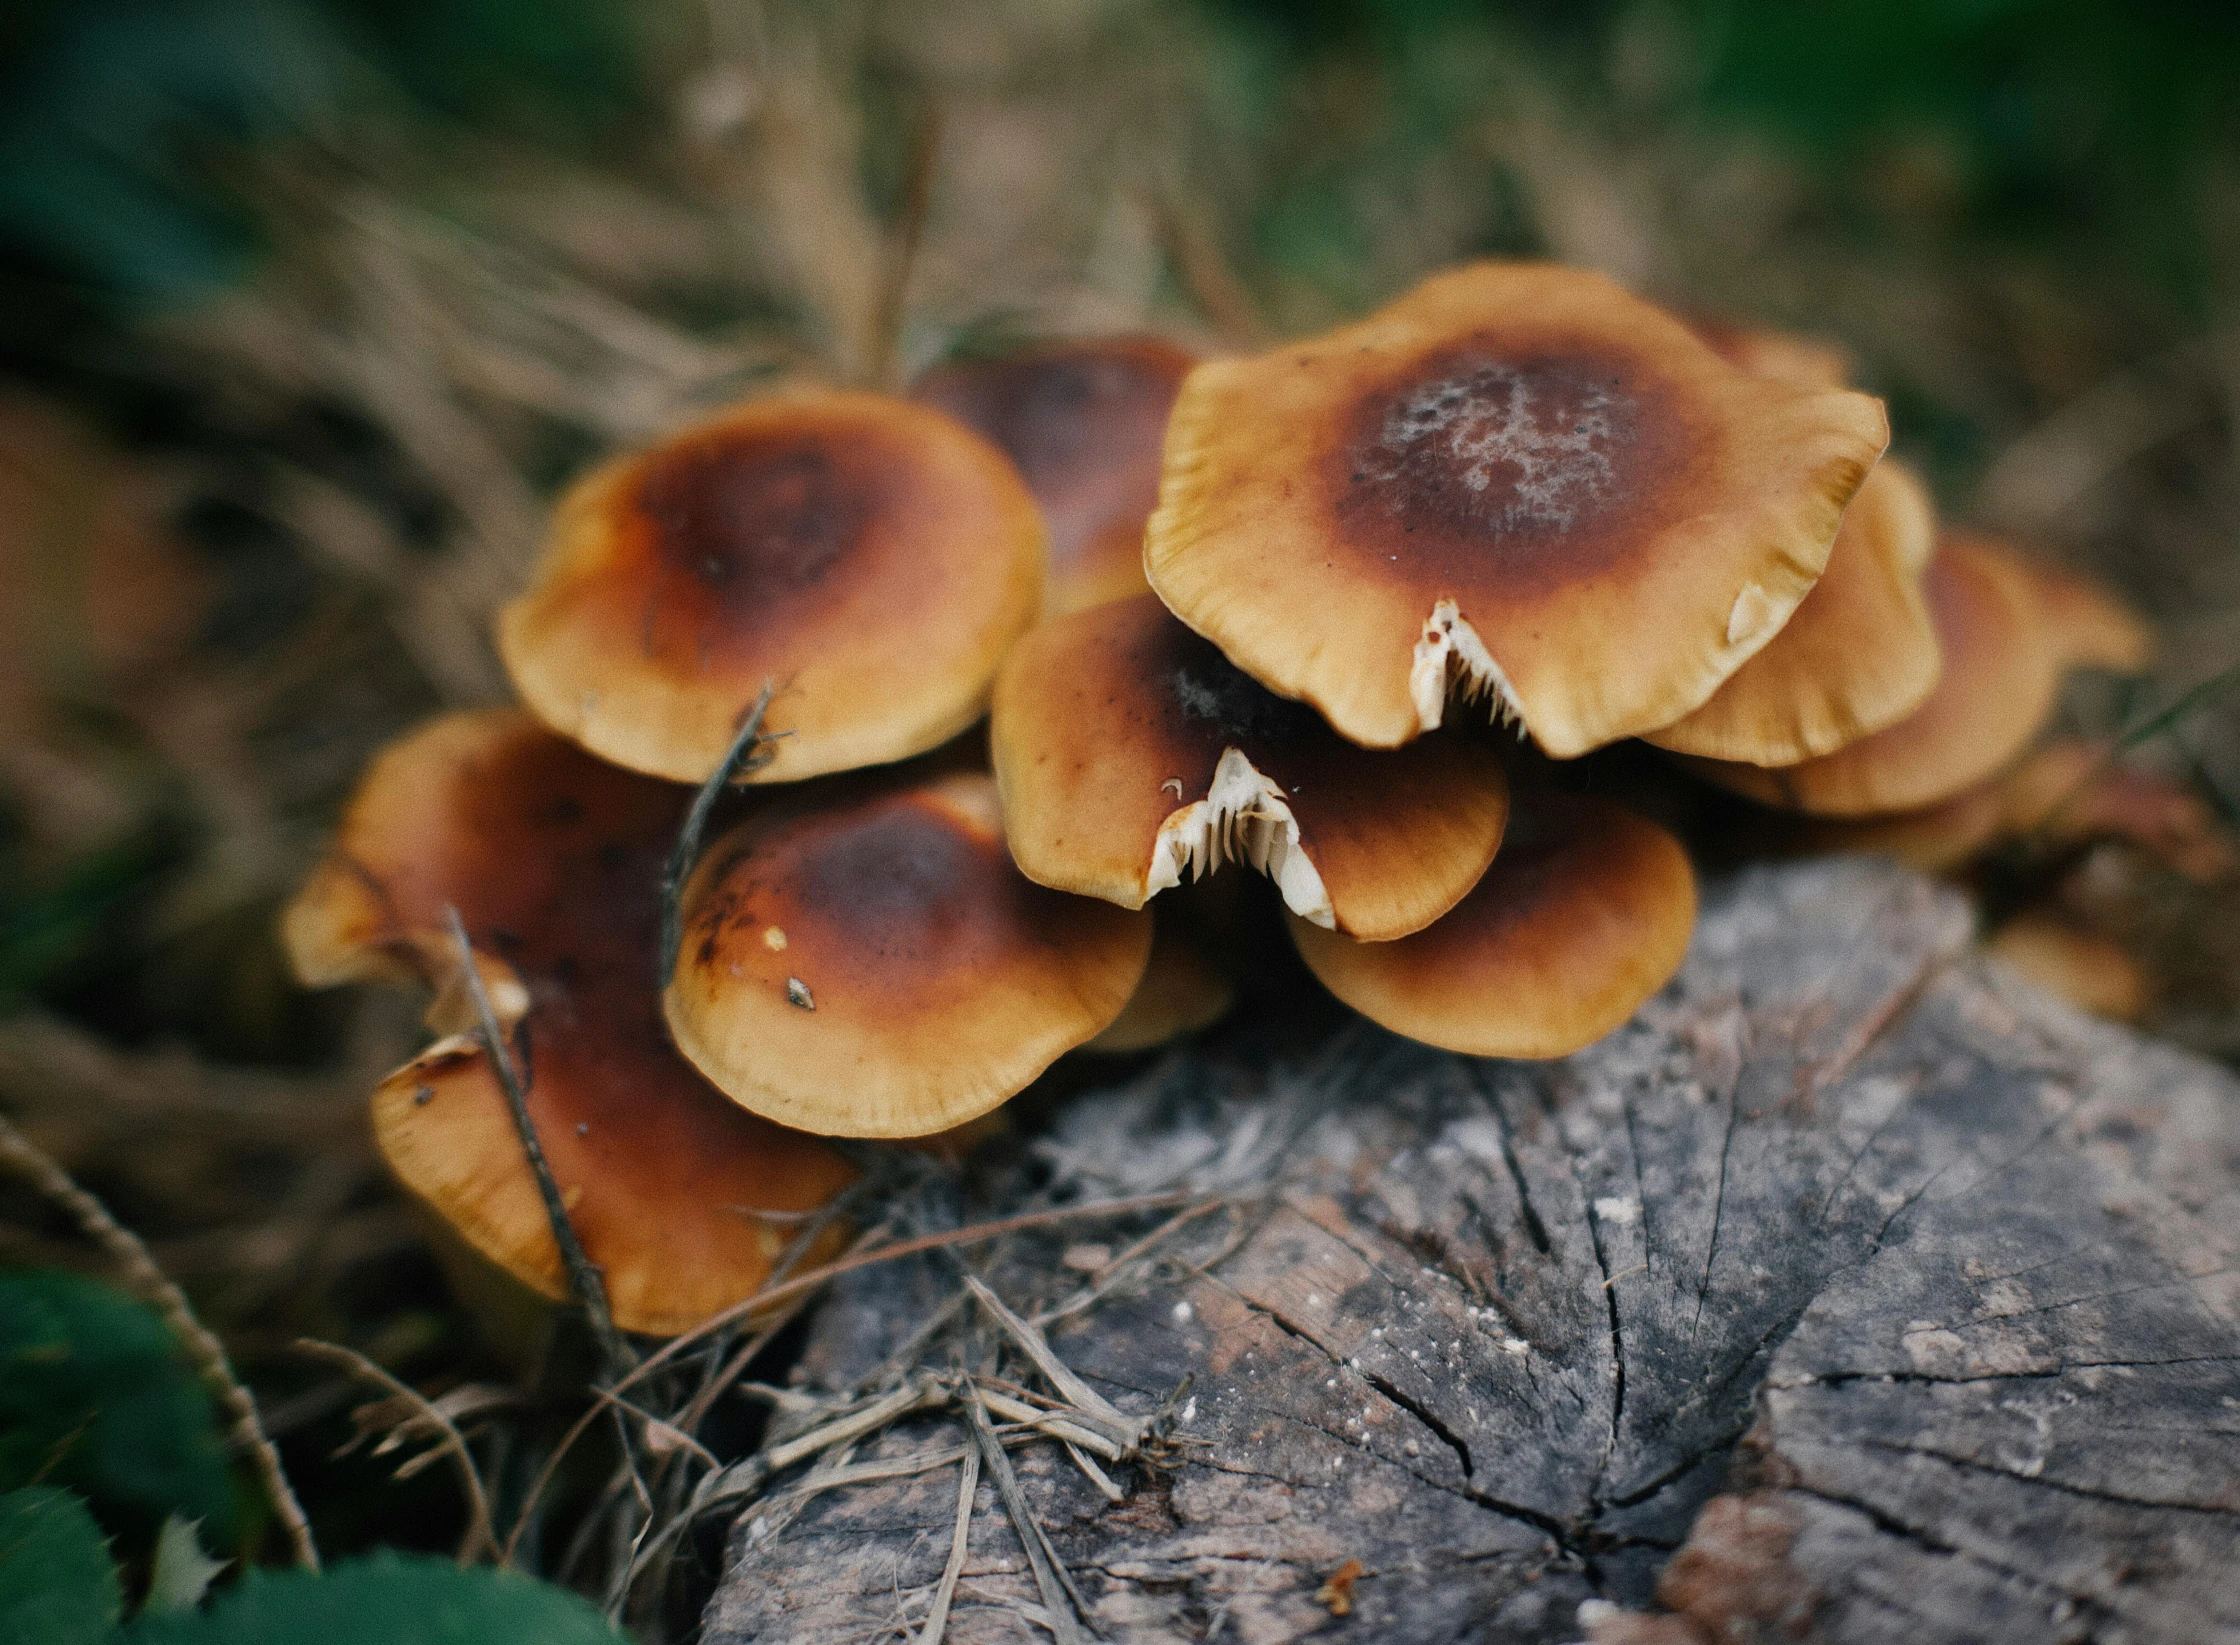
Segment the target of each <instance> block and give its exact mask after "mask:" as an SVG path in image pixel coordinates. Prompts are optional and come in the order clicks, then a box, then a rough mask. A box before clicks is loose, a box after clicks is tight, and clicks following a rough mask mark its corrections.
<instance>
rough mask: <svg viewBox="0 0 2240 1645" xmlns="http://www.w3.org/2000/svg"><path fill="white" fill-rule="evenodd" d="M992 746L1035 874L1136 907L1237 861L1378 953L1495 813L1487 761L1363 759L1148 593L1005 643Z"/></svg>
mask: <svg viewBox="0 0 2240 1645" xmlns="http://www.w3.org/2000/svg"><path fill="white" fill-rule="evenodd" d="M990 745H991V747H992V749H993V752H994V758H995V770H996V781H997V784H998V786H999V787H1000V788H1001V790H1002V793H1003V807H1004V824H1005V832H1006V835H1007V837H1008V838H1009V840H1010V842H1011V851H1012V855H1013V856H1014V857H1016V858H1017V859H1018V863H1019V866H1020V868H1021V869H1022V870H1023V871H1024V872H1025V873H1026V875H1027V877H1028V878H1029V879H1031V880H1035V881H1038V882H1040V883H1041V884H1044V885H1049V886H1055V887H1057V888H1059V889H1060V890H1065V891H1074V892H1079V893H1082V894H1084V895H1087V896H1092V897H1102V898H1103V899H1105V900H1106V901H1107V902H1115V903H1118V904H1119V905H1120V906H1121V907H1123V908H1140V907H1142V906H1143V904H1144V903H1145V902H1146V901H1147V900H1149V899H1150V898H1152V897H1154V896H1156V895H1158V893H1160V892H1161V891H1163V890H1165V889H1167V888H1168V887H1170V886H1174V885H1179V884H1180V883H1182V881H1183V880H1184V879H1185V878H1190V877H1195V876H1198V875H1203V874H1206V873H1210V872H1211V871H1212V870H1214V869H1216V868H1218V867H1220V866H1221V865H1222V863H1223V862H1225V861H1229V860H1231V859H1234V860H1237V861H1241V862H1246V863H1249V864H1250V865H1251V866H1252V867H1254V868H1256V869H1259V870H1260V871H1261V872H1262V873H1264V874H1266V875H1267V876H1268V877H1269V878H1270V879H1272V880H1274V881H1275V882H1276V885H1277V887H1278V889H1279V890H1281V892H1282V893H1283V900H1284V902H1285V904H1286V906H1288V907H1289V908H1290V909H1291V910H1292V911H1293V912H1294V913H1296V914H1299V915H1301V916H1303V917H1304V918H1306V919H1308V920H1311V921H1313V922H1314V923H1315V924H1317V925H1322V926H1327V927H1331V928H1333V929H1336V930H1339V931H1343V932H1345V933H1347V934H1348V935H1349V936H1354V937H1359V938H1364V939H1367V940H1372V941H1382V940H1384V939H1387V938H1391V937H1398V936H1402V935H1405V934H1406V933H1407V932H1410V931H1414V930H1417V929H1418V928H1420V927H1422V926H1425V925H1428V924H1429V923H1430V922H1431V921H1433V920H1435V919H1437V918H1438V917H1439V916H1440V915H1441V914H1443V913H1444V912H1446V910H1447V909H1449V908H1451V907H1452V906H1454V904H1455V903H1456V902H1457V901H1458V900H1460V898H1461V897H1462V895H1463V893H1464V892H1466V891H1468V890H1469V889H1470V887H1471V886H1472V885H1473V884H1474V883H1476V881H1477V878H1478V876H1479V875H1480V874H1481V873H1483V872H1484V871H1485V866H1486V864H1487V863H1489V862H1491V861H1492V860H1493V854H1494V851H1495V849H1496V848H1497V847H1498V846H1499V845H1500V843H1501V830H1502V825H1503V823H1504V821H1505V820H1506V818H1507V816H1508V809H1509V803H1508V783H1507V780H1506V779H1505V778H1504V776H1503V775H1502V771H1501V765H1500V762H1499V760H1498V759H1496V758H1495V756H1494V754H1493V752H1492V750H1491V749H1489V748H1486V747H1484V746H1482V745H1481V744H1479V743H1477V742H1473V741H1471V740H1468V739H1466V738H1464V737H1462V736H1459V735H1457V734H1455V733H1453V732H1447V733H1443V734H1441V735H1438V736H1434V737H1429V738H1426V739H1424V740H1422V741H1421V742H1418V743H1416V744H1413V745H1411V746H1410V747H1407V748H1404V749H1399V750H1395V751H1386V752H1378V751H1373V750H1369V749H1364V748H1360V747H1357V746H1355V745H1354V744H1352V743H1349V742H1347V741H1345V740H1344V739H1343V738H1341V737H1340V736H1338V734H1337V733H1336V732H1334V731H1333V730H1331V728H1330V727H1329V725H1328V724H1327V723H1325V722H1324V721H1323V719H1322V718H1321V717H1320V716H1319V715H1317V714H1316V713H1315V711H1314V710H1313V709H1311V708H1309V707H1307V706H1306V705H1305V704H1304V703H1297V702H1287V701H1285V700H1284V699H1283V698H1280V697H1277V696H1274V695H1272V694H1271V693H1270V692H1268V691H1267V690H1265V689H1264V688H1263V687H1261V686H1260V685H1258V684H1257V683H1255V682H1254V681H1253V680H1252V679H1251V678H1250V677H1249V676H1247V675H1245V674H1244V673H1242V672H1240V671H1239V670H1238V669H1237V668H1236V667H1235V666H1233V665H1232V664H1231V663H1230V662H1229V661H1228V660H1227V659H1226V658H1224V657H1223V656H1222V655H1221V653H1220V652H1219V651H1217V650H1215V649H1214V647H1213V645H1212V644H1211V643H1209V642H1208V641H1206V640H1203V639H1201V638H1199V637H1198V636H1197V635H1195V634H1193V633H1191V632H1190V630H1189V629H1187V628H1185V627H1183V626H1182V624H1181V623H1179V622H1177V621H1176V620H1175V619H1174V617H1173V616H1171V615H1170V614H1169V613H1168V612H1167V610H1166V608H1165V607H1163V606H1162V605H1160V603H1159V602H1158V601H1157V600H1156V599H1154V598H1153V597H1152V596H1150V595H1148V594H1146V595H1140V596H1138V597H1137V598H1135V599H1132V600H1121V601H1115V602H1113V603H1111V604H1108V605H1102V606H1097V607H1095V608H1093V609H1091V610H1088V611H1080V612H1076V613H1074V614H1073V615H1071V616H1068V617H1059V618H1055V619H1053V620H1051V621H1049V622H1045V623H1042V624H1040V625H1038V626H1037V627H1035V628H1034V629H1033V630H1032V631H1030V632H1029V633H1028V635H1027V636H1026V638H1025V639H1023V640H1021V641H1020V642H1019V643H1018V645H1016V646H1015V647H1013V648H1012V652H1011V655H1010V656H1009V657H1008V658H1006V659H1005V660H1004V666H1003V671H1002V672H1001V673H1000V674H999V675H998V676H997V678H996V691H995V712H994V718H993V721H992V724H991V727H990Z"/></svg>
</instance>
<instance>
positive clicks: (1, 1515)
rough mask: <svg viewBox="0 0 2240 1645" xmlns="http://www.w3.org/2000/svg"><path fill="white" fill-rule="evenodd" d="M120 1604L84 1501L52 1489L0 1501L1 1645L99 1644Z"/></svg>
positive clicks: (34, 1489)
mask: <svg viewBox="0 0 2240 1645" xmlns="http://www.w3.org/2000/svg"><path fill="white" fill-rule="evenodd" d="M122 1605H123V1596H122V1595H121V1594H120V1593H119V1592H118V1590H117V1571H116V1567H115V1566H113V1565H111V1564H110V1563H109V1545H108V1543H107V1542H106V1541H105V1540H104V1539H103V1538H102V1535H101V1527H100V1526H98V1525H96V1524H94V1522H93V1515H91V1514H89V1513H87V1512H86V1505H85V1503H84V1502H82V1501H80V1500H79V1499H78V1498H77V1497H76V1496H74V1495H73V1494H72V1493H70V1492H68V1491H59V1490H56V1489H55V1488H54V1487H53V1486H51V1485H35V1486H32V1487H30V1488H29V1489H28V1490H22V1491H10V1492H9V1493H8V1494H7V1495H6V1496H0V1645H101V1642H102V1641H104V1640H107V1639H109V1638H110V1634H111V1630H112V1629H114V1628H115V1627H116V1625H117V1612H118V1610H119V1609H120V1608H121V1606H122Z"/></svg>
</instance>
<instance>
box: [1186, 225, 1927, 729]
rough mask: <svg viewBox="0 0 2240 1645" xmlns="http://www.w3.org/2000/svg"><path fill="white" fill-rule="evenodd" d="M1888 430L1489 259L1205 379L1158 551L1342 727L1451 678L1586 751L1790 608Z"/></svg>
mask: <svg viewBox="0 0 2240 1645" xmlns="http://www.w3.org/2000/svg"><path fill="white" fill-rule="evenodd" d="M1887 439H1888V427H1887V424H1886V423H1885V421H1884V418H1883V413H1882V407H1881V405H1880V404H1879V403H1878V402H1876V401H1874V400H1872V399H1870V398H1868V397H1867V396H1865V395H1862V394H1855V393H1852V392H1850V391H1848V390H1841V389H1811V388H1803V387H1799V386H1797V385H1795V384H1793V383H1789V382H1785V381H1782V380H1779V379H1775V378H1764V377H1754V376H1751V375H1748V374H1747V373H1744V372H1741V371H1738V370H1736V369H1735V368H1734V367H1733V366H1731V365H1729V364H1728V363H1727V362H1725V361H1724V360H1722V359H1721V358H1720V357H1719V356H1718V354H1717V353H1715V352H1714V351H1713V350H1712V349H1711V348H1710V347H1709V346H1708V345H1707V344H1705V343H1704V342H1703V341H1702V340H1700V339H1699V338H1698V337H1697V336H1696V335H1695V334H1694V333H1693V332H1691V331H1690V330H1689V329H1688V328H1687V327H1686V326H1685V325H1683V324H1682V323H1681V322H1680V321H1679V320H1677V319H1675V318H1673V317H1672V316H1671V315H1669V314H1666V313H1665V312H1664V311H1662V310H1661V309H1658V308H1655V307H1653V306H1651V305H1650V304H1648V303H1644V302H1642V301H1640V300H1638V299H1636V298H1634V297H1631V296H1629V295H1627V294H1626V293H1625V292H1624V291H1623V290H1621V289H1620V288H1619V287H1618V286H1616V285H1615V284H1613V283H1612V282H1611V281H1609V280H1607V279H1605V278H1603V277H1602V276H1600V275H1596V274H1590V273H1585V272H1582V271H1579V270H1575V269H1565V268H1556V267H1550V266H1545V265H1537V264H1493V263H1487V264H1478V265H1474V266H1471V267H1467V268H1462V269H1457V270H1454V271H1452V272H1450V273H1446V274H1442V275H1438V276H1435V277H1434V278H1432V279H1430V280H1427V281H1425V282H1424V283H1423V284H1422V285H1420V286H1418V287H1417V288H1416V289H1415V290H1414V291H1412V292H1410V293H1409V294H1408V295H1407V296H1406V297H1403V298H1402V299H1400V301H1398V302H1396V303H1394V304H1392V305H1391V306H1390V307H1388V308H1386V309H1384V310H1382V311H1381V312H1379V313H1378V314H1375V315H1373V316H1371V317H1370V318H1369V319H1367V320H1364V321H1361V322H1360V323H1358V324H1355V325H1351V326H1347V327H1344V328H1342V329H1340V330H1337V331H1333V332H1329V333H1327V334H1325V335H1323V336H1320V337H1316V338H1310V339H1308V340H1307V341H1305V342H1300V343H1294V344H1290V345H1287V346H1285V347H1283V348H1279V349H1277V350H1275V351H1274V352H1272V353H1269V354H1265V355H1262V356H1259V357H1258V358H1254V359H1240V360H1215V361H1209V362H1207V363H1206V364H1204V365H1201V366H1199V367H1198V368H1197V370H1195V371H1193V372H1192V373H1191V374H1190V377H1189V379H1188V380H1187V381H1186V382H1185V383H1184V384H1183V388H1182V393H1181V396H1180V397H1179V398H1178V399H1177V401H1176V402H1175V409H1174V414H1173V417H1172V419H1171V421H1170V423H1169V426H1168V432H1167V454H1166V469H1165V474H1164V476H1163V479H1162V481H1161V488H1160V494H1159V507H1158V509H1157V511H1156V512H1155V513H1154V514H1153V515H1152V517H1151V524H1150V527H1149V531H1148V534H1147V536H1146V539H1145V546H1144V569H1145V571H1146V573H1147V574H1148V576H1149V577H1150V580H1151V586H1152V587H1153V588H1154V589H1156V590H1157V591H1158V593H1159V595H1160V597H1161V598H1162V599H1164V600H1165V601H1166V602H1167V604H1168V605H1169V606H1171V607H1172V608H1173V609H1174V611H1175V613H1176V614H1177V615H1178V616H1180V617H1181V618H1182V620H1183V621H1184V622H1186V623H1188V624H1189V625H1190V626H1191V627H1192V628H1194V629H1196V630H1197V631H1198V632H1199V633H1201V634H1204V635H1205V636H1206V637H1207V638H1209V639H1211V640H1212V641H1213V642H1214V643H1215V644H1216V645H1218V646H1219V647H1220V648H1221V649H1222V650H1223V651H1224V652H1225V653H1227V654H1228V656H1229V657H1230V659H1231V660H1232V661H1234V662H1235V663H1236V664H1237V665H1238V666H1239V667H1240V668H1242V669H1243V670H1244V671H1245V672H1246V673H1248V674H1251V675H1252V676H1253V677H1254V678H1256V679H1258V680H1259V681H1261V682H1262V683H1263V684H1265V685H1267V686H1268V687H1269V688H1270V689H1272V690H1274V691H1276V692H1277V693H1279V694H1281V695H1283V696H1288V697H1299V698H1304V699H1305V700H1306V701H1308V702H1310V703H1312V704H1314V706H1315V707H1316V708H1318V709H1320V710H1321V711H1322V713H1323V714H1324V715H1325V716H1326V717H1327V718H1328V719H1329V721H1330V723H1331V724H1332V725H1334V726H1336V727H1337V729H1338V730H1339V731H1340V732H1341V733H1342V734H1344V735H1345V736H1346V737H1348V738H1350V739H1352V740H1353V741H1355V742H1358V743H1362V744H1365V745H1368V746H1371V747H1394V746H1397V745H1398V744H1401V743H1404V742H1406V741H1408V740H1409V739H1410V738H1412V737H1414V736H1416V735H1417V734H1418V733H1419V732H1422V731H1425V730H1428V729H1430V728H1431V727H1433V726H1436V725H1437V724H1439V723H1440V720H1441V717H1442V715H1443V712H1444V705H1445V702H1446V698H1447V696H1448V692H1449V688H1450V686H1451V685H1452V684H1453V683H1454V681H1455V680H1457V679H1459V680H1461V681H1462V682H1463V684H1464V687H1465V689H1466V690H1468V691H1471V692H1475V693H1483V694H1490V695H1491V696H1492V697H1494V698H1495V700H1496V704H1497V708H1498V710H1499V711H1500V712H1502V713H1504V714H1506V715H1513V716H1514V717H1515V718H1517V719H1519V720H1521V721H1522V722H1523V724H1524V726H1525V727H1526V728H1527V729H1528V730H1529V731H1530V732H1531V733H1532V735H1533V736H1534V737H1535V738H1536V739H1537V740H1538V741H1539V743H1540V745H1541V746H1542V747H1543V748H1544V749H1546V750H1547V751H1548V752H1549V753H1551V754H1554V755H1557V756H1559V757H1568V756H1571V755H1576V754H1580V753H1584V752H1585V751H1586V750H1588V749H1590V748H1594V747H1597V746H1600V745H1601V744H1603V743H1607V742H1610V741H1612V740H1614V739H1616V738H1619V737H1624V736H1630V735H1633V734H1635V733H1637V732H1642V731H1651V730H1655V729H1656V728H1657V727H1659V726H1663V725H1670V724H1671V723H1672V722H1673V721H1674V720H1676V719H1678V718H1680V716H1682V715H1683V714H1686V713H1689V712H1690V711H1692V710H1693V709H1695V708H1696V707H1697V706H1699V705H1700V704H1701V703H1702V702H1703V701H1704V700H1705V699H1706V698H1708V697H1709V696H1710V695H1711V693H1712V692H1713V691H1714V690H1716V689H1717V687H1718V685H1719V683H1720V682H1721V681H1722V680H1724V679H1725V678H1726V677H1727V676H1728V675H1730V674H1732V673H1733V672H1734V671H1735V669H1737V668H1738V667H1740V666H1741V665H1742V663H1743V662H1745V661H1746V660H1747V659H1748V658H1749V657H1750V656H1752V655H1753V654H1754V653H1755V652H1756V651H1757V650H1758V649H1759V647H1761V646H1763V645H1764V644H1765V643H1766V641H1767V640H1769V639H1770V638H1772V636H1773V635H1774V634H1775V633H1776V632H1777V631H1778V630H1779V629H1780V627H1781V625H1782V623H1783V622H1785V621H1786V620H1787V619H1788V616H1789V614H1790V612H1791V611H1793V610H1794V609H1795V608H1796V605H1797V602H1798V601H1799V600H1801V599H1803V597H1804V595H1805V593H1806V591H1807V590H1809V589H1810V588H1811V587H1812V584H1813V582H1814V581H1815V580H1816V579H1817V578H1818V577H1819V575H1820V572H1821V569H1822V567H1823V566H1824V565H1825V564H1826V563H1827V558H1828V548H1829V545H1830V543H1832V542H1833V540H1834V538H1835V534H1836V528H1837V526H1838V525H1839V524H1840V522H1841V520H1842V516H1843V509H1844V505H1845V504H1846V503H1847V502H1849V501H1850V499H1851V494H1852V493H1853V492H1854V491H1856V490H1857V489H1858V486H1859V483H1860V481H1861V480H1862V479H1863V478H1865V476H1866V473H1867V471H1868V469H1869V468H1871V467H1872V466H1873V464H1874V462H1875V459H1876V458H1877V457H1879V456H1880V455H1881V452H1882V448H1883V445H1884V444H1885V442H1886V441H1887Z"/></svg>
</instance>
